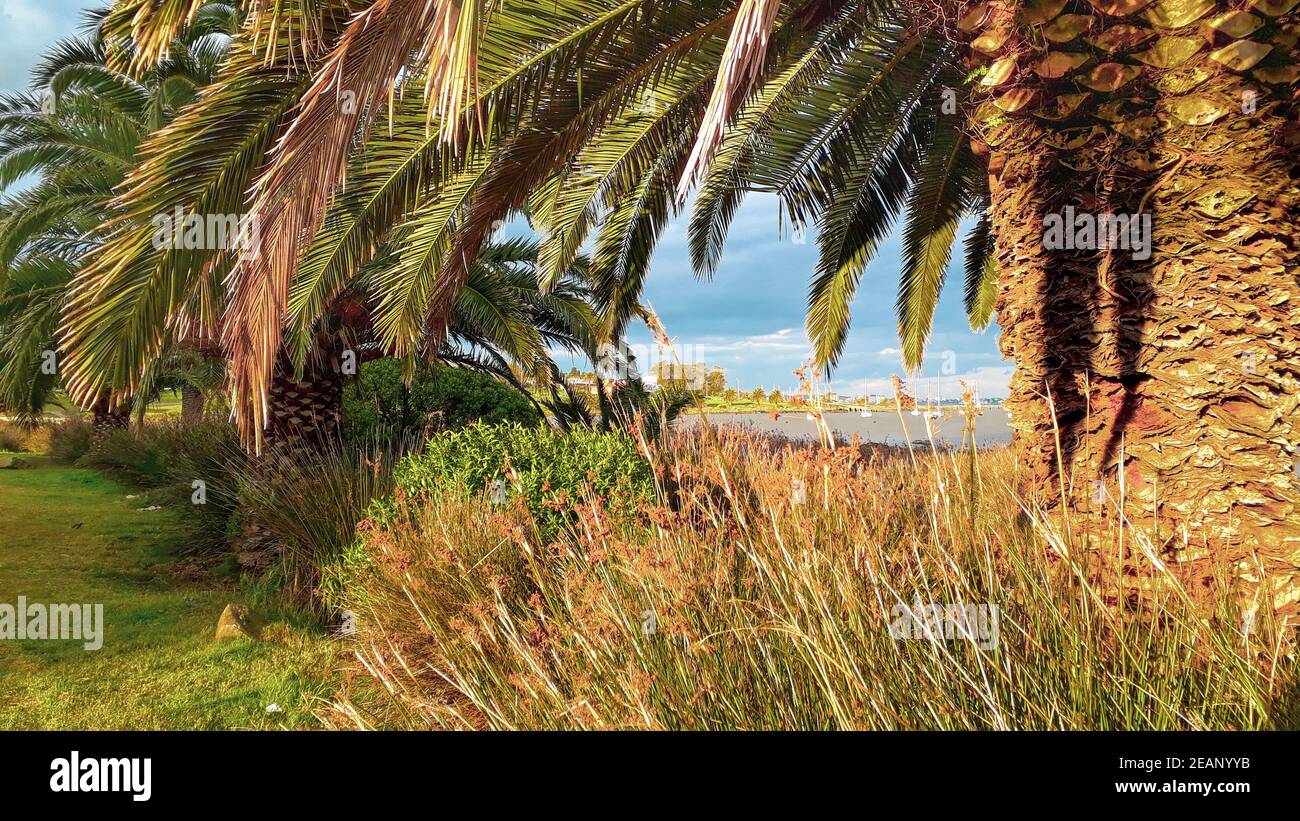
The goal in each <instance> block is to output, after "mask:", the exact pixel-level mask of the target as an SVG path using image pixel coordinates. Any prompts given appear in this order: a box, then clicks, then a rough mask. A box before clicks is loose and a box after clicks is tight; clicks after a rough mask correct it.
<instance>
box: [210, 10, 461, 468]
mask: <svg viewBox="0 0 1300 821" xmlns="http://www.w3.org/2000/svg"><path fill="white" fill-rule="evenodd" d="M476 15H477V3H476V2H470V3H462V4H457V3H456V2H455V0H378V2H376V3H374V4H373V5H371V6H370V7H369V8H367V9H366V10H365V11H363V12H360V13H358V14H357V15H356V16H355V17H354V18H353V19H352V21H351V22H350V23H349V24H348V27H347V29H346V30H345V31H344V33H343V34H342V35H341V36H340V37H339V40H338V43H337V44H336V45H335V47H334V49H333V51H332V52H331V53H330V55H329V57H328V58H327V59H326V60H325V62H324V64H323V65H322V66H321V68H320V70H319V71H318V72H317V74H316V79H315V81H314V82H313V83H312V86H311V88H309V89H308V90H307V92H306V94H304V95H303V98H302V101H301V102H300V103H299V105H298V107H297V110H296V113H295V115H294V118H293V121H292V123H291V124H290V125H289V127H288V128H287V129H286V131H285V132H284V134H283V135H282V136H281V138H280V140H279V143H278V144H277V146H276V149H275V151H274V153H273V155H272V158H271V162H270V165H269V167H268V168H267V170H266V171H265V172H264V173H263V174H262V175H261V177H260V178H259V180H258V182H257V183H256V184H255V185H254V187H253V191H252V197H253V205H252V213H254V214H255V215H256V216H257V224H258V225H259V238H258V240H257V248H256V252H255V253H254V254H252V255H250V257H249V258H247V259H244V260H241V261H240V263H239V264H238V265H236V266H235V268H234V269H233V270H232V271H231V274H230V279H229V292H230V294H231V295H232V301H231V303H230V307H229V309H228V313H227V322H226V328H225V344H226V347H227V350H228V352H229V355H230V358H231V364H232V369H231V379H232V388H233V389H234V395H235V396H237V397H241V401H240V402H239V403H238V404H237V405H236V408H235V410H236V415H237V417H238V419H239V423H240V430H241V434H242V436H243V438H244V440H245V442H246V443H247V444H250V445H252V446H253V447H254V448H255V449H260V445H261V436H262V430H263V428H264V427H265V423H266V391H267V390H268V388H269V386H270V379H271V376H272V371H273V369H274V367H275V362H276V358H277V355H278V353H279V350H280V347H281V324H282V321H283V317H284V311H285V302H286V298H287V293H288V284H289V280H290V277H291V276H292V273H293V270H294V267H295V266H296V264H297V262H298V259H299V256H300V253H301V250H302V243H303V242H304V240H305V239H306V238H309V237H311V236H312V235H314V234H315V232H316V230H317V229H318V228H319V227H320V223H321V220H322V219H323V216H324V214H325V211H326V209H327V208H328V207H329V204H330V202H331V200H332V199H333V196H334V192H335V190H336V189H337V188H338V186H339V185H340V184H341V182H342V178H343V173H344V168H345V166H346V161H347V157H348V153H349V150H350V149H351V147H352V145H353V144H354V140H355V139H356V138H357V136H358V134H362V135H364V132H365V130H366V127H367V126H368V124H369V122H370V121H371V120H372V119H373V116H374V113H375V110H376V109H377V107H378V104H379V102H380V101H381V100H382V99H383V98H384V96H386V95H391V94H392V93H394V92H395V87H396V84H397V83H398V82H399V79H400V77H401V75H402V72H403V71H404V70H405V69H408V68H409V66H410V64H411V54H412V53H413V52H416V51H417V49H418V50H419V51H418V53H420V54H423V55H428V56H429V58H430V59H431V61H432V62H431V66H430V78H429V81H428V86H427V90H428V92H429V93H430V94H431V95H435V99H434V100H433V101H432V106H433V111H434V112H435V113H437V112H443V111H447V110H461V109H462V108H463V98H462V97H461V96H460V95H464V94H468V93H471V92H472V91H473V89H474V86H475V83H474V81H473V73H474V60H473V56H472V54H467V53H466V50H467V49H468V50H471V51H472V49H473V48H474V45H475V36H474V34H473V33H469V34H466V27H469V28H476V27H477V25H478V22H477V19H476ZM450 122H453V123H454V122H459V120H458V118H456V117H452V118H451V120H450ZM440 127H447V128H450V129H451V131H450V132H449V133H450V134H452V135H453V136H452V138H451V139H455V138H456V137H455V135H458V134H459V130H458V128H457V127H456V126H452V125H450V124H449V122H448V121H445V120H443V121H440Z"/></svg>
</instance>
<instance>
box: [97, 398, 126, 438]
mask: <svg viewBox="0 0 1300 821" xmlns="http://www.w3.org/2000/svg"><path fill="white" fill-rule="evenodd" d="M90 416H91V422H90V425H91V436H92V437H93V438H94V439H99V438H102V437H104V436H107V435H108V434H110V433H112V432H113V431H115V430H122V429H123V428H126V427H127V426H129V425H130V424H131V414H130V413H128V412H127V411H126V410H124V409H122V408H114V407H111V406H110V405H109V404H108V402H107V401H106V400H100V401H99V402H96V403H95V404H94V405H92V406H91V408H90Z"/></svg>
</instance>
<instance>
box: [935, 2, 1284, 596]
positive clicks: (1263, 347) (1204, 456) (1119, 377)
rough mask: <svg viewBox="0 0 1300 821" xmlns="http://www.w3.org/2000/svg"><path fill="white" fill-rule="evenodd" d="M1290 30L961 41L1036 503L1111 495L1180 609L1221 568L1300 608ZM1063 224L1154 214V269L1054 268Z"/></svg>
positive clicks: (1100, 5) (1149, 31)
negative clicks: (1141, 535) (1182, 582)
mask: <svg viewBox="0 0 1300 821" xmlns="http://www.w3.org/2000/svg"><path fill="white" fill-rule="evenodd" d="M1243 6H1245V8H1244V9H1243V8H1241V7H1243ZM1295 6H1296V3H1295V2H1289V1H1288V0H1256V1H1255V2H1250V3H1232V4H1229V3H1226V2H1220V3H1214V2H1210V0H1159V2H1151V0H1146V2H1144V1H1143V0H1091V2H1063V1H1061V0H1047V1H1046V2H1037V3H1026V4H1023V8H1022V7H1021V4H1018V3H1009V2H1007V3H979V4H972V3H967V4H963V8H962V12H963V14H962V18H961V24H960V28H961V29H963V30H964V34H965V35H966V36H967V38H968V42H969V43H970V52H969V54H970V61H971V64H972V66H973V67H974V66H980V65H982V66H986V67H988V72H987V73H986V74H985V75H983V79H982V80H981V81H980V82H981V91H982V92H983V93H984V94H986V95H987V97H986V101H985V102H984V103H983V105H982V106H981V107H980V109H978V110H977V111H976V112H975V113H974V116H973V122H974V123H975V125H976V128H977V130H979V131H980V134H979V137H978V141H979V145H978V147H979V148H980V149H981V150H983V151H985V152H986V153H987V157H988V162H989V170H990V187H991V192H992V205H993V217H994V226H995V232H996V237H997V243H996V256H997V259H998V263H999V267H1000V282H999V293H998V301H997V314H998V321H999V324H1000V326H1001V327H1002V329H1003V333H1002V338H1001V346H1002V351H1003V353H1004V354H1005V355H1006V356H1007V357H1009V358H1011V359H1013V360H1014V361H1015V363H1016V373H1015V377H1014V379H1013V382H1012V385H1011V395H1010V397H1009V400H1008V403H1007V406H1008V410H1009V411H1010V412H1011V418H1012V427H1013V429H1014V431H1015V446H1016V447H1017V449H1018V450H1019V456H1020V462H1021V464H1022V465H1023V466H1024V468H1025V470H1026V475H1027V477H1028V483H1027V484H1028V489H1029V491H1030V492H1031V493H1033V494H1035V495H1036V496H1037V497H1038V499H1039V500H1040V501H1041V502H1043V503H1044V504H1048V505H1053V504H1059V502H1060V501H1061V499H1062V497H1064V499H1065V500H1066V502H1067V503H1068V504H1069V505H1070V506H1071V507H1073V508H1075V509H1080V510H1086V509H1089V508H1090V507H1091V508H1095V507H1096V506H1097V498H1098V497H1099V496H1100V497H1103V498H1104V497H1110V498H1118V497H1119V495H1120V489H1121V486H1122V489H1123V499H1124V505H1125V513H1126V515H1127V517H1128V520H1129V523H1130V524H1131V525H1133V526H1137V527H1140V528H1143V529H1145V530H1147V531H1148V532H1149V533H1151V534H1152V535H1153V536H1154V537H1155V542H1156V545H1157V547H1158V548H1159V549H1160V550H1162V551H1163V553H1164V556H1163V558H1164V559H1165V560H1166V561H1168V562H1169V564H1170V566H1172V567H1175V568H1177V569H1179V570H1181V571H1182V572H1183V575H1184V576H1185V578H1187V579H1188V580H1189V581H1191V582H1193V584H1194V589H1201V590H1204V589H1207V588H1208V587H1209V586H1210V585H1211V580H1212V579H1213V578H1214V577H1215V576H1216V574H1217V572H1218V571H1219V570H1220V569H1225V568H1226V569H1228V570H1230V571H1231V572H1232V573H1233V574H1234V575H1236V576H1237V577H1238V578H1240V579H1243V580H1245V581H1246V582H1248V583H1250V584H1248V585H1247V587H1246V592H1247V594H1248V595H1249V596H1251V597H1253V598H1255V599H1256V600H1259V601H1263V600H1264V599H1265V598H1266V597H1265V596H1264V595H1263V594H1271V596H1272V599H1273V605H1274V606H1275V607H1278V608H1283V609H1287V610H1291V609H1295V608H1296V603H1297V600H1300V482H1298V480H1297V475H1296V460H1297V458H1300V250H1298V249H1297V239H1296V236H1295V234H1296V227H1297V224H1298V222H1300V190H1298V188H1297V179H1296V178H1297V168H1298V167H1300V160H1298V158H1300V137H1298V136H1297V128H1296V105H1295V97H1296V93H1297V88H1298V87H1300V86H1298V85H1297V82H1296V70H1295V66H1296V59H1295V57H1296V54H1295V48H1296V37H1297V26H1296V12H1295ZM1067 207H1072V208H1073V209H1074V211H1075V212H1076V213H1086V214H1091V215H1100V214H1124V215H1141V214H1149V215H1150V219H1151V233H1152V236H1151V255H1150V258H1149V259H1141V258H1135V256H1137V257H1140V256H1141V254H1140V253H1139V254H1137V255H1135V254H1133V253H1132V252H1131V251H1130V250H1127V249H1117V248H1110V249H1106V248H1101V249H1094V250H1063V249H1059V248H1047V247H1045V243H1044V218H1045V217H1046V216H1047V215H1051V214H1058V215H1064V214H1066V213H1067V212H1066V209H1067ZM1058 440H1059V447H1058V444H1057V442H1058ZM1121 466H1122V476H1121V475H1120V474H1121ZM1098 481H1100V482H1102V483H1104V484H1103V485H1101V486H1098V485H1097V482H1098ZM1148 566H1149V563H1148ZM1264 577H1267V578H1268V580H1269V583H1268V584H1267V585H1259V584H1256V583H1257V582H1259V581H1260V580H1261V579H1262V578H1264Z"/></svg>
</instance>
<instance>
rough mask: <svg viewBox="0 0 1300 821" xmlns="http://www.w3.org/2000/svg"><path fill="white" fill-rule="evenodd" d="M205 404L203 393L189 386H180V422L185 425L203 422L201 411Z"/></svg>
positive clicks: (205, 398) (205, 399)
mask: <svg viewBox="0 0 1300 821" xmlns="http://www.w3.org/2000/svg"><path fill="white" fill-rule="evenodd" d="M206 404H207V397H206V396H204V395H203V391H201V390H199V389H198V388H195V387H191V386H190V385H182V386H181V421H182V422H184V423H186V424H194V423H195V422H201V421H203V409H204V406H205V405H206Z"/></svg>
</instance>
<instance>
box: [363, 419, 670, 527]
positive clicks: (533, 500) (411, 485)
mask: <svg viewBox="0 0 1300 821" xmlns="http://www.w3.org/2000/svg"><path fill="white" fill-rule="evenodd" d="M395 478H396V483H397V487H398V488H400V489H401V490H402V491H403V492H404V493H406V494H408V495H412V496H415V495H421V494H426V493H436V492H445V491H452V490H457V489H461V490H464V491H467V492H469V493H480V492H483V491H484V490H485V489H490V487H491V485H492V484H493V483H494V481H495V480H497V479H502V480H503V481H504V482H505V489H506V492H507V495H508V496H516V495H522V496H523V497H524V499H525V500H526V502H527V505H528V508H529V509H530V510H531V511H533V513H534V515H535V516H537V518H538V520H539V521H540V522H542V523H543V524H544V525H547V526H548V527H551V528H554V527H558V526H560V525H561V524H562V523H563V522H564V521H565V518H566V515H567V514H569V513H570V511H569V510H567V509H566V508H567V505H556V504H554V503H555V502H566V501H567V502H573V501H578V500H580V499H581V494H582V491H583V490H584V489H585V488H587V487H590V488H591V490H592V491H593V492H594V493H595V494H596V495H598V496H600V497H601V498H603V499H604V501H605V503H606V505H607V506H608V508H609V509H610V511H611V513H613V514H614V515H616V516H617V515H622V514H630V513H632V512H633V511H634V510H635V509H636V508H637V507H638V506H639V505H640V503H641V502H643V501H645V500H648V499H652V498H653V497H654V482H653V478H652V475H651V471H650V465H649V464H648V463H647V462H646V461H645V459H644V457H643V456H642V455H641V453H640V451H639V450H638V449H637V445H636V442H634V441H633V440H632V439H631V438H630V437H629V436H627V435H626V434H623V433H602V432H600V431H595V430H589V429H585V428H575V429H573V430H570V431H568V432H566V433H559V432H556V431H553V430H551V429H550V428H545V427H536V428H527V427H524V426H522V425H518V424H508V425H478V424H476V425H470V426H468V427H465V428H462V429H460V430H454V431H446V432H443V433H440V434H438V435H436V436H433V437H432V438H430V439H429V441H428V442H427V443H426V445H425V449H424V452H423V453H421V454H418V455H411V456H408V457H406V458H405V459H403V460H402V461H401V463H400V464H398V466H397V473H396V477H395ZM566 496H567V499H566ZM548 502H550V503H552V504H548ZM557 507H558V508H559V509H556V508H557ZM380 512H381V513H382V511H380Z"/></svg>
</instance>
